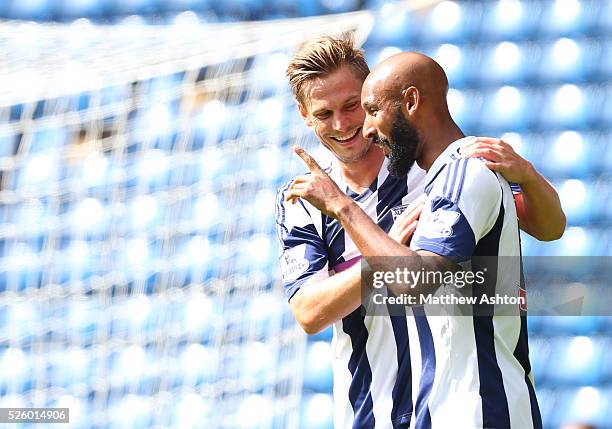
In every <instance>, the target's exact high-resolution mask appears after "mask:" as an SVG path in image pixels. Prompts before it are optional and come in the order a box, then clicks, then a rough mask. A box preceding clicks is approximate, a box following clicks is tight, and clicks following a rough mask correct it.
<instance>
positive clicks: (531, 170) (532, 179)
mask: <svg viewBox="0 0 612 429" xmlns="http://www.w3.org/2000/svg"><path fill="white" fill-rule="evenodd" d="M523 171H524V172H525V174H524V176H523V181H522V182H521V183H519V185H521V187H523V188H524V187H529V186H531V185H532V184H534V183H536V182H537V180H538V172H537V171H536V169H535V167H534V166H533V164H532V163H531V162H529V161H525V166H524V170H523Z"/></svg>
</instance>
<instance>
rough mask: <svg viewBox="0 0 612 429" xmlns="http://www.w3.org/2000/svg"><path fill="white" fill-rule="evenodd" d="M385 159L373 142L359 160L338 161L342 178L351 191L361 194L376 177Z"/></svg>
mask: <svg viewBox="0 0 612 429" xmlns="http://www.w3.org/2000/svg"><path fill="white" fill-rule="evenodd" d="M384 159H385V154H384V153H383V151H382V149H380V148H379V147H378V146H377V145H375V144H373V145H372V146H370V150H369V151H368V153H367V154H366V155H365V156H364V157H363V158H362V159H360V160H359V161H355V162H350V163H345V162H342V161H339V162H338V164H339V165H340V172H341V174H342V178H343V179H344V181H345V182H346V184H347V185H348V187H349V188H350V189H351V190H352V191H353V192H357V193H358V194H361V193H362V192H363V191H364V190H365V189H367V188H369V187H370V185H371V184H372V182H373V181H374V179H376V177H378V172H379V171H380V167H381V165H382V163H383V161H384Z"/></svg>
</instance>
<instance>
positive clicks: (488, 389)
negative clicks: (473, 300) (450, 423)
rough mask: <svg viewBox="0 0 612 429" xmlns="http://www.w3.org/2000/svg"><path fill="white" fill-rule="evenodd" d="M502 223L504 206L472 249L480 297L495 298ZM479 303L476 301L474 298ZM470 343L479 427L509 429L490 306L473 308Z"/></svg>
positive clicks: (507, 411)
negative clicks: (479, 402) (474, 357)
mask: <svg viewBox="0 0 612 429" xmlns="http://www.w3.org/2000/svg"><path fill="white" fill-rule="evenodd" d="M503 221H504V206H503V204H501V206H500V208H499V214H498V215H497V220H496V221H495V225H493V228H492V229H491V231H490V232H489V233H488V234H487V235H485V236H484V237H483V238H482V239H481V240H480V241H479V242H478V244H477V245H476V248H475V249H474V257H473V258H472V270H475V271H476V270H478V271H480V270H485V267H486V271H485V272H486V274H485V283H484V285H482V286H479V289H480V290H481V291H482V292H481V294H487V295H488V296H489V297H492V296H494V294H495V285H496V283H497V267H498V266H497V264H498V258H497V256H498V254H499V243H500V238H501V233H502V228H503ZM478 302H480V298H478ZM473 307H474V315H475V316H474V317H473V324H474V339H475V341H476V355H477V359H478V376H479V380H480V397H481V398H482V426H483V427H485V428H496V429H505V428H510V410H509V407H508V397H507V396H506V391H505V390H504V381H503V378H502V373H501V369H500V368H499V364H498V362H497V355H496V353H495V328H494V325H493V311H494V304H484V303H483V304H480V303H478V304H474V306H473Z"/></svg>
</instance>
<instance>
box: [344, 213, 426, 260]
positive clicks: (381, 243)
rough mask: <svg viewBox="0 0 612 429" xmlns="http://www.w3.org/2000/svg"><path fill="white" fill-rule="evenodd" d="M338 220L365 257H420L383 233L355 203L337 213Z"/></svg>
mask: <svg viewBox="0 0 612 429" xmlns="http://www.w3.org/2000/svg"><path fill="white" fill-rule="evenodd" d="M337 217H338V220H339V221H340V223H341V225H342V227H343V228H344V230H345V231H346V233H347V234H349V236H350V237H351V238H352V240H353V242H354V243H355V245H356V246H357V249H359V252H360V253H361V254H362V255H363V256H365V257H370V256H418V255H417V253H416V252H414V251H413V250H411V249H410V248H409V247H407V246H404V245H403V244H400V243H398V242H397V241H395V240H394V239H392V238H391V237H389V235H388V234H387V233H386V232H385V231H383V230H382V229H381V228H380V227H379V226H378V225H377V224H376V223H375V222H374V221H373V220H372V219H371V218H370V217H369V216H368V215H367V214H366V213H365V212H364V211H363V210H361V208H360V207H359V206H358V205H357V204H356V203H354V202H350V203H349V204H346V205H345V206H344V207H342V209H341V210H339V212H338V213H337Z"/></svg>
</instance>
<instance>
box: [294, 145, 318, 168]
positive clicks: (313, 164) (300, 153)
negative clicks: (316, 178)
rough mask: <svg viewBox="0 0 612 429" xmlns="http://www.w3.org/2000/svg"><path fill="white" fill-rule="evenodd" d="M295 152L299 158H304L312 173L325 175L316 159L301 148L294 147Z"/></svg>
mask: <svg viewBox="0 0 612 429" xmlns="http://www.w3.org/2000/svg"><path fill="white" fill-rule="evenodd" d="M293 151H294V152H295V153H296V154H297V156H299V157H300V158H302V161H304V163H305V164H306V166H307V167H308V169H309V170H310V172H311V173H325V172H324V171H323V169H322V168H321V167H320V166H319V164H317V161H315V159H314V158H313V157H312V156H310V154H309V153H308V152H306V151H305V150H304V149H302V148H301V147H300V146H298V145H295V146H293Z"/></svg>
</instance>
